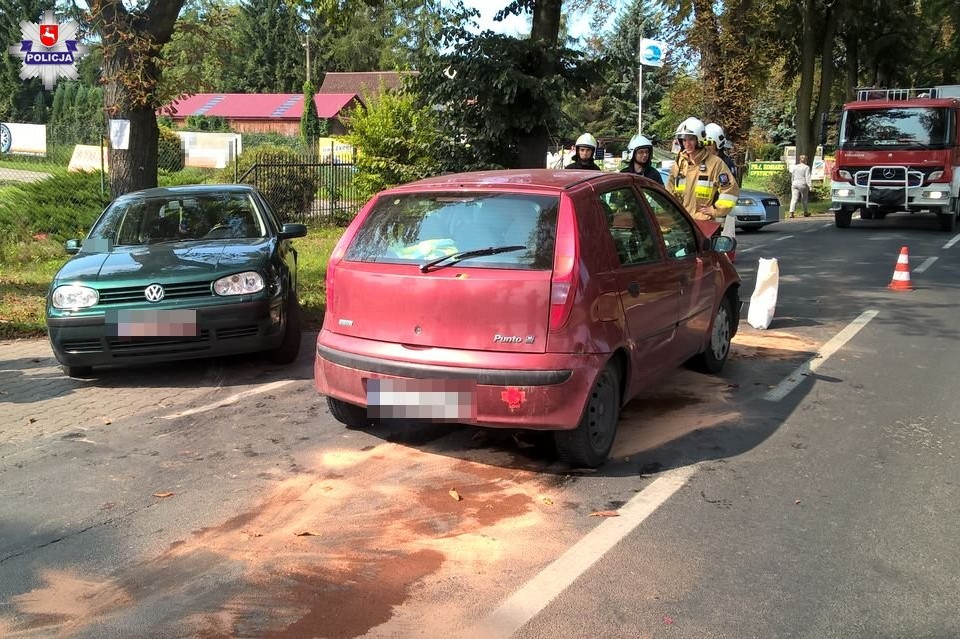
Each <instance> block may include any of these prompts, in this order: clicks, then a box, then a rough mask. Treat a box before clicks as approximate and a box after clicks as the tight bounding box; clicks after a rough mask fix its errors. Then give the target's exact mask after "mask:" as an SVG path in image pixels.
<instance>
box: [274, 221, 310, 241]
mask: <svg viewBox="0 0 960 639" xmlns="http://www.w3.org/2000/svg"><path fill="white" fill-rule="evenodd" d="M306 235H307V225H306V224H297V223H292V222H288V223H287V224H284V225H283V228H282V229H280V239H281V240H292V239H293V238H295V237H305V236H306Z"/></svg>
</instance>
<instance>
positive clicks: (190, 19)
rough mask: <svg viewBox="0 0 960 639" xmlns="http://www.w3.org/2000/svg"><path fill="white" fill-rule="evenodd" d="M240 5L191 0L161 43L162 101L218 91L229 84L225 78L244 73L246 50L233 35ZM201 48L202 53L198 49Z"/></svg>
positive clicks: (215, 0) (217, 0)
mask: <svg viewBox="0 0 960 639" xmlns="http://www.w3.org/2000/svg"><path fill="white" fill-rule="evenodd" d="M239 15H240V7H239V6H238V5H237V4H235V3H234V2H227V1H225V0H192V1H191V2H189V3H187V5H186V6H185V7H184V9H183V11H182V12H181V14H180V18H179V19H178V20H177V28H176V30H175V31H174V33H173V37H171V39H170V42H168V43H167V44H166V45H165V46H164V47H163V60H164V63H165V64H164V70H163V77H162V78H161V83H160V91H159V93H160V95H161V96H162V99H161V102H162V103H164V104H166V103H169V102H170V101H171V100H174V99H176V98H178V97H181V96H183V95H185V94H186V95H189V94H195V93H217V92H219V91H224V90H227V89H228V88H229V86H228V84H227V83H225V81H224V78H225V77H226V78H230V77H240V76H242V75H243V71H242V68H241V67H242V64H243V62H244V54H245V52H244V51H243V50H242V49H241V44H240V42H239V40H238V38H237V37H236V34H237V21H238V19H239ZM201 52H202V53H201Z"/></svg>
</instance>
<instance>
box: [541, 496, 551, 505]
mask: <svg viewBox="0 0 960 639" xmlns="http://www.w3.org/2000/svg"><path fill="white" fill-rule="evenodd" d="M543 503H545V504H546V505H547V506H553V500H552V499H550V498H549V497H544V498H543Z"/></svg>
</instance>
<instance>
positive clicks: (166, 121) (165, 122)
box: [157, 115, 174, 129]
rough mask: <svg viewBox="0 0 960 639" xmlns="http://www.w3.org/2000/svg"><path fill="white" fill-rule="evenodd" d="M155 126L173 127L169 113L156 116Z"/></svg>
mask: <svg viewBox="0 0 960 639" xmlns="http://www.w3.org/2000/svg"><path fill="white" fill-rule="evenodd" d="M157 126H158V127H161V128H162V127H166V128H168V129H172V128H173V127H174V123H173V118H171V117H170V116H169V115H161V116H159V117H158V118H157Z"/></svg>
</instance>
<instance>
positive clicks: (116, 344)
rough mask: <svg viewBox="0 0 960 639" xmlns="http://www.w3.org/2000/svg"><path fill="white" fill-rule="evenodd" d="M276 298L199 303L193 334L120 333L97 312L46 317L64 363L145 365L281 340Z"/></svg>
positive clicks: (246, 350)
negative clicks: (214, 305) (165, 335)
mask: <svg viewBox="0 0 960 639" xmlns="http://www.w3.org/2000/svg"><path fill="white" fill-rule="evenodd" d="M281 306H282V298H279V297H278V298H275V299H273V300H258V301H253V302H241V303H236V304H229V305H225V306H216V307H207V308H200V309H198V310H197V311H196V313H197V315H196V317H197V336H196V337H177V336H168V337H120V336H118V335H117V332H118V331H117V328H116V326H115V325H111V323H110V322H108V321H107V317H106V316H105V315H103V314H101V315H94V316H77V317H48V318H47V333H48V334H49V336H50V345H51V348H52V349H53V353H54V355H55V356H56V358H57V361H59V362H60V363H61V364H66V365H68V366H106V365H110V364H148V363H154V362H166V361H174V360H182V359H193V358H199V357H215V356H219V355H231V354H237V353H251V352H257V351H262V350H267V349H270V348H274V347H276V346H278V345H279V343H280V340H281V339H282V337H283V336H282V333H281V324H280V322H279V317H280V313H279V311H280V308H281Z"/></svg>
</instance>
